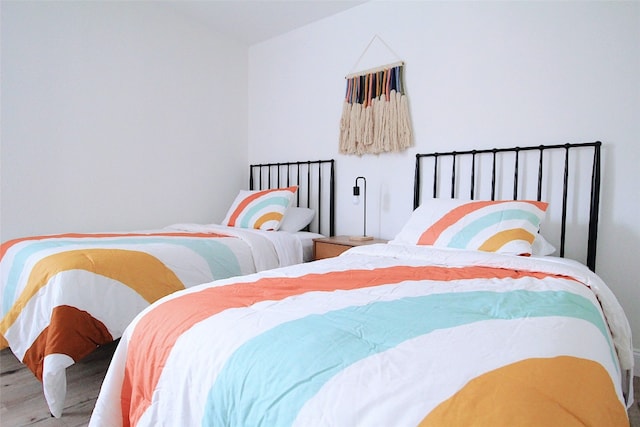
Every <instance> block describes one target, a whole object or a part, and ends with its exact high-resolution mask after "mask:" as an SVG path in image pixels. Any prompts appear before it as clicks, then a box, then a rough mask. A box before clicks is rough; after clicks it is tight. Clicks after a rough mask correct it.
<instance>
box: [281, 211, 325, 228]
mask: <svg viewBox="0 0 640 427" xmlns="http://www.w3.org/2000/svg"><path fill="white" fill-rule="evenodd" d="M315 215H316V213H315V211H314V210H313V209H309V208H297V207H291V208H289V209H287V211H286V212H285V213H284V218H282V222H281V223H280V230H282V231H289V232H291V233H295V232H296V231H300V230H302V229H303V228H305V227H306V226H307V225H309V224H310V223H311V221H313V217H314V216H315Z"/></svg>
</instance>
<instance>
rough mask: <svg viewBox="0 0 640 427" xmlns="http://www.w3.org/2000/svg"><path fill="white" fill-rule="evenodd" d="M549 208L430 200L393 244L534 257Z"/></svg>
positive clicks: (508, 202) (500, 202) (522, 203)
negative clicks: (533, 246)
mask: <svg viewBox="0 0 640 427" xmlns="http://www.w3.org/2000/svg"><path fill="white" fill-rule="evenodd" d="M547 206H548V204H547V203H545V202H537V201H534V200H495V201H494V200H475V201H470V200H460V199H438V198H434V199H429V200H426V201H425V202H424V203H422V204H421V205H420V206H419V207H418V208H417V209H416V210H415V211H413V213H412V214H411V217H410V218H409V221H408V222H407V223H406V224H405V225H404V227H403V228H402V230H401V231H400V233H398V235H397V236H396V238H395V240H394V242H395V243H404V244H413V245H429V246H439V247H448V248H459V249H467V250H480V251H487V252H500V253H510V254H516V255H531V254H532V252H533V250H532V244H533V242H534V240H535V236H536V235H537V234H538V230H539V228H540V222H541V221H542V219H543V218H544V216H545V212H546V210H547Z"/></svg>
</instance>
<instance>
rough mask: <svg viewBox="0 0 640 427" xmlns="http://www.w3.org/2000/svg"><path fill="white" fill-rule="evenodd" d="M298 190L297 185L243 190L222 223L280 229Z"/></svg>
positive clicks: (241, 226)
mask: <svg viewBox="0 0 640 427" xmlns="http://www.w3.org/2000/svg"><path fill="white" fill-rule="evenodd" d="M297 190H298V187H297V186H291V187H287V188H274V189H270V190H260V191H246V190H241V191H240V192H239V193H238V195H237V196H236V199H235V200H234V201H233V203H232V204H231V207H230V208H229V211H228V212H227V215H226V216H225V218H224V220H223V222H222V224H223V225H227V226H229V227H240V228H255V229H259V230H265V231H271V230H278V229H279V228H280V223H281V221H282V218H283V216H284V213H285V212H286V210H287V208H288V207H289V206H290V205H291V202H292V200H293V196H294V195H295V193H296V191H297Z"/></svg>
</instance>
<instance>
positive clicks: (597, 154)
mask: <svg viewBox="0 0 640 427" xmlns="http://www.w3.org/2000/svg"><path fill="white" fill-rule="evenodd" d="M601 146H602V142H600V141H595V142H584V143H574V144H554V145H537V146H529V147H513V148H491V149H483V150H469V151H451V152H435V153H426V154H423V153H419V154H416V169H415V174H414V193H413V208H414V209H416V208H417V207H418V206H419V205H420V196H421V191H420V189H421V177H422V174H421V159H422V158H428V157H432V158H433V159H434V165H433V168H434V169H433V170H434V175H433V180H434V182H433V197H437V188H438V159H439V158H441V157H443V156H452V157H453V159H454V163H455V159H456V157H459V156H461V155H467V154H470V155H472V165H471V190H470V196H471V199H472V200H473V199H474V198H475V172H476V171H475V169H476V155H478V154H491V156H492V171H491V200H495V186H496V154H497V153H504V152H515V153H516V154H515V155H516V160H515V171H514V187H513V188H514V190H513V197H514V199H516V198H517V195H518V193H517V191H518V176H519V173H520V170H519V153H520V152H522V151H532V150H538V151H539V159H538V187H537V200H538V201H540V200H542V181H543V180H542V177H543V163H544V154H543V153H544V151H546V150H552V149H564V150H565V162H564V180H563V189H562V192H563V196H562V197H563V202H562V223H561V236H560V239H561V241H560V256H564V250H565V240H566V219H567V197H568V196H567V192H568V184H569V150H570V149H573V148H580V147H593V149H594V154H593V166H592V172H591V194H590V204H589V228H588V230H589V235H588V242H587V266H588V267H589V268H590V269H591V270H595V262H596V247H597V235H598V214H599V205H600V167H601ZM454 173H455V166H454ZM452 185H453V184H452Z"/></svg>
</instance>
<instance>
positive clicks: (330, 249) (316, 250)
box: [313, 236, 388, 260]
mask: <svg viewBox="0 0 640 427" xmlns="http://www.w3.org/2000/svg"><path fill="white" fill-rule="evenodd" d="M387 242H388V241H387V240H383V239H371V240H350V239H349V236H333V237H322V238H319V239H313V259H314V260H318V259H323V258H331V257H334V256H338V255H340V254H341V253H342V252H344V251H346V250H347V249H349V248H352V247H354V246H363V245H371V244H374V243H387Z"/></svg>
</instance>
